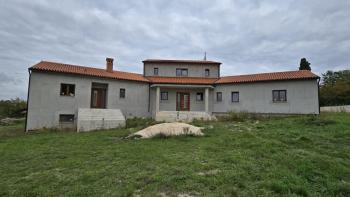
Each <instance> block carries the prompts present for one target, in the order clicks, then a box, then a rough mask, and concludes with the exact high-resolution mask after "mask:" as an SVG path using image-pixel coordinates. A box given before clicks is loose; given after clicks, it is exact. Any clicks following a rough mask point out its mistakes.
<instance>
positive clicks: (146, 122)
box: [126, 117, 157, 128]
mask: <svg viewBox="0 0 350 197" xmlns="http://www.w3.org/2000/svg"><path fill="white" fill-rule="evenodd" d="M156 123H157V122H156V121H155V120H154V119H152V118H140V117H133V118H128V119H126V128H135V127H141V128H145V127H148V126H150V125H154V124H156Z"/></svg>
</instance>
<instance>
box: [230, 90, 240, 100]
mask: <svg viewBox="0 0 350 197" xmlns="http://www.w3.org/2000/svg"><path fill="white" fill-rule="evenodd" d="M231 101H232V102H239V92H231Z"/></svg>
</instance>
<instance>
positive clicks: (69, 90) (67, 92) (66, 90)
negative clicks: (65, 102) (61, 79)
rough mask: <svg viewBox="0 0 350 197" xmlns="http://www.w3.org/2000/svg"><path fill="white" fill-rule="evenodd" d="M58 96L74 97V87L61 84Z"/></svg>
mask: <svg viewBox="0 0 350 197" xmlns="http://www.w3.org/2000/svg"><path fill="white" fill-rule="evenodd" d="M60 95H61V96H74V95H75V85H74V84H66V83H61V91H60Z"/></svg>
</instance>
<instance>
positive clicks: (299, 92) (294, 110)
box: [213, 80, 319, 114]
mask: <svg viewBox="0 0 350 197" xmlns="http://www.w3.org/2000/svg"><path fill="white" fill-rule="evenodd" d="M283 89H286V90H287V102H285V103H274V102H272V90H283ZM233 91H239V102H238V103H232V102H231V92H233ZM216 92H222V102H217V101H216V98H215V100H214V103H213V105H214V110H213V112H227V111H230V110H235V111H247V112H252V113H286V114H318V110H319V108H318V83H317V81H316V80H300V81H279V82H260V83H244V84H228V85H217V86H216V88H215V92H214V95H216ZM215 97H216V96H215Z"/></svg>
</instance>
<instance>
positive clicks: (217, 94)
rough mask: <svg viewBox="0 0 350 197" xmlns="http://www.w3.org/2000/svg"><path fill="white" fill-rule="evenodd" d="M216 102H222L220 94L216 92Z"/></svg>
mask: <svg viewBox="0 0 350 197" xmlns="http://www.w3.org/2000/svg"><path fill="white" fill-rule="evenodd" d="M216 101H217V102H221V101H222V92H217V93H216Z"/></svg>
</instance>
